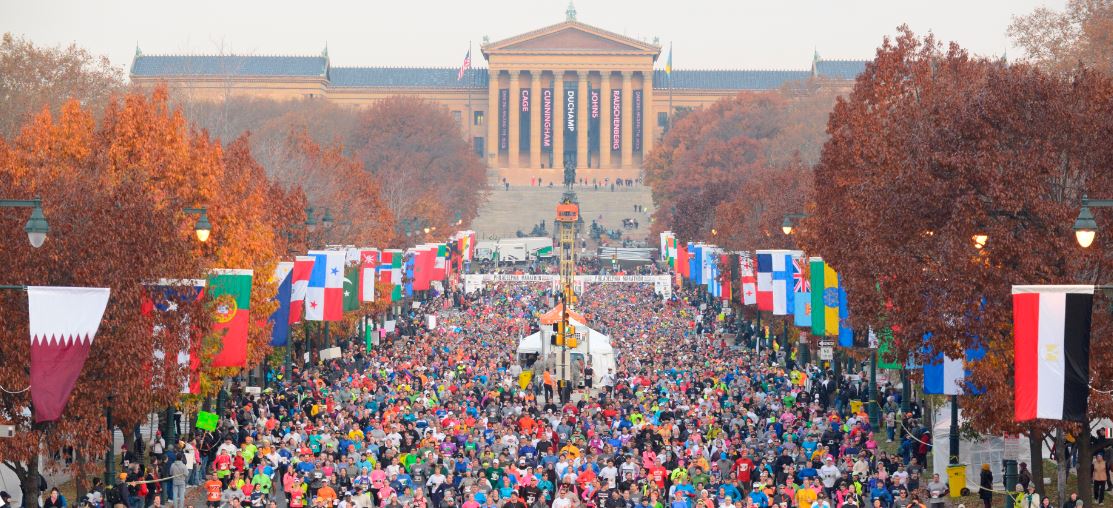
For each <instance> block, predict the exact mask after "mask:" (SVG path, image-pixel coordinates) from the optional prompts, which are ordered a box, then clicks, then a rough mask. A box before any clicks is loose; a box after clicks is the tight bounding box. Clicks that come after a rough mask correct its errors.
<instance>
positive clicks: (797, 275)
mask: <svg viewBox="0 0 1113 508" xmlns="http://www.w3.org/2000/svg"><path fill="white" fill-rule="evenodd" d="M792 292H793V295H792V296H793V299H792V316H793V321H792V322H793V324H795V325H796V326H800V327H804V328H809V327H811V326H812V281H811V272H810V263H809V262H808V258H806V257H804V253H803V252H800V251H795V252H794V253H793V256H792Z"/></svg>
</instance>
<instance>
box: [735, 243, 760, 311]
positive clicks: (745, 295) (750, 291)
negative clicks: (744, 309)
mask: <svg viewBox="0 0 1113 508" xmlns="http://www.w3.org/2000/svg"><path fill="white" fill-rule="evenodd" d="M738 282H739V283H741V284H742V303H743V304H745V305H753V304H755V303H757V275H756V274H755V273H754V259H753V258H752V257H750V253H749V252H747V251H742V252H739V253H738Z"/></svg>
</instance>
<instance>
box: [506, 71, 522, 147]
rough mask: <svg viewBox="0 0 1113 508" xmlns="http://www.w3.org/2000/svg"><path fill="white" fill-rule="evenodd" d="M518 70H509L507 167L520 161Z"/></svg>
mask: <svg viewBox="0 0 1113 508" xmlns="http://www.w3.org/2000/svg"><path fill="white" fill-rule="evenodd" d="M520 72H521V71H518V70H514V69H511V70H510V100H509V101H507V102H508V103H509V104H508V105H509V106H510V114H508V115H507V116H508V117H510V118H509V120H510V121H509V122H508V124H507V125H508V127H509V130H510V133H509V134H510V135H509V136H508V137H509V138H510V139H509V141H508V142H507V148H506V159H507V161H508V162H509V164H507V167H510V168H517V167H518V163H519V162H520V161H521V151H520V150H519V149H518V143H519V140H518V138H519V134H520V132H519V130H518V124H519V118H518V116H519V113H518V109H519V108H520V106H519V105H518V103H519V102H520V98H519V97H518V75H519V74H520Z"/></svg>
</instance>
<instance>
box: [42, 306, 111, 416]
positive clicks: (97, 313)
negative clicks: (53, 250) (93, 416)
mask: <svg viewBox="0 0 1113 508" xmlns="http://www.w3.org/2000/svg"><path fill="white" fill-rule="evenodd" d="M109 293H110V290H109V288H75V287H48V286H29V287H28V288H27V308H28V314H29V315H30V321H31V326H30V328H31V406H32V407H34V410H35V422H36V423H38V422H51V421H55V420H57V419H58V418H59V417H60V416H61V415H62V410H63V409H65V407H66V401H68V400H69V398H70V392H71V391H73V385H74V383H76V382H77V376H78V375H79V374H81V368H82V367H83V366H84V365H85V359H86V358H88V357H89V349H90V348H91V347H92V345H93V339H94V338H95V337H96V335H97V329H98V328H100V323H101V318H103V317H104V309H105V308H106V307H107V306H108V296H109Z"/></svg>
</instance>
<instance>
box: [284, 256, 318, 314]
mask: <svg viewBox="0 0 1113 508" xmlns="http://www.w3.org/2000/svg"><path fill="white" fill-rule="evenodd" d="M316 260H317V258H316V257H314V256H297V257H295V258H294V269H293V270H292V271H291V272H290V320H289V321H288V322H289V323H290V324H294V323H297V322H299V321H301V316H302V310H303V309H304V308H305V295H306V293H307V292H308V290H309V277H310V276H311V275H312V274H313V263H314V262H315V261H316Z"/></svg>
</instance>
